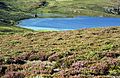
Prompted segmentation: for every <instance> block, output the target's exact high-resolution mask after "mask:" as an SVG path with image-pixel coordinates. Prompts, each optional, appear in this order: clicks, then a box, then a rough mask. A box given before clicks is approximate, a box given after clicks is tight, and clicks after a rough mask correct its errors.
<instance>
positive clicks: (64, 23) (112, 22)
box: [18, 16, 120, 31]
mask: <svg viewBox="0 0 120 78" xmlns="http://www.w3.org/2000/svg"><path fill="white" fill-rule="evenodd" d="M18 26H20V27H23V28H29V29H33V30H51V31H52V30H53V31H54V30H55V31H65V30H78V29H83V28H97V27H109V26H120V18H108V17H89V16H79V17H74V18H31V19H25V20H21V21H20V22H19V24H18Z"/></svg>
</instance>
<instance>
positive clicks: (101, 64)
mask: <svg viewBox="0 0 120 78" xmlns="http://www.w3.org/2000/svg"><path fill="white" fill-rule="evenodd" d="M3 28H4V27H3ZM1 32H2V31H1ZM5 33H6V32H5ZM0 59H1V60H0V64H1V68H3V67H7V69H6V71H5V72H6V74H5V73H4V74H5V77H6V75H7V76H12V75H13V74H14V75H15V76H18V75H19V74H21V75H22V76H23V75H24V76H26V78H29V77H30V76H31V77H35V76H36V77H37V76H39V77H40V76H47V77H48V78H53V77H54V78H73V77H75V78H78V77H80V78H93V77H96V78H99V77H98V76H101V77H103V78H112V76H119V75H120V27H108V28H92V29H81V30H74V31H63V32H57V31H53V32H24V33H17V34H7V35H6V34H3V35H0ZM1 73H2V72H1ZM4 74H2V75H1V76H3V75H4Z"/></svg>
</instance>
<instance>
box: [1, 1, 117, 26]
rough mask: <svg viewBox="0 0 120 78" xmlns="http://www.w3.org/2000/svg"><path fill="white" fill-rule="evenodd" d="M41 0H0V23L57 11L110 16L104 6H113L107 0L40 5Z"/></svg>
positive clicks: (77, 14)
mask: <svg viewBox="0 0 120 78" xmlns="http://www.w3.org/2000/svg"><path fill="white" fill-rule="evenodd" d="M41 1H42V0H0V6H1V8H0V24H4V23H5V24H11V25H13V24H16V22H17V21H19V20H22V19H26V18H32V17H33V15H34V14H41V13H57V14H65V15H66V16H80V15H87V16H111V17H119V16H118V15H113V14H108V13H105V11H104V7H108V6H114V2H111V1H109V0H84V1H83V0H62V1H61V0H47V2H48V5H46V6H40V4H41Z"/></svg>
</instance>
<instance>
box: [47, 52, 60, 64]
mask: <svg viewBox="0 0 120 78" xmlns="http://www.w3.org/2000/svg"><path fill="white" fill-rule="evenodd" d="M60 57H61V56H60V54H57V53H55V54H53V55H51V56H49V58H48V60H49V61H51V62H52V61H57V60H59V59H60Z"/></svg>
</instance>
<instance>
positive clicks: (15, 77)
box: [3, 72, 25, 78]
mask: <svg viewBox="0 0 120 78" xmlns="http://www.w3.org/2000/svg"><path fill="white" fill-rule="evenodd" d="M3 78H25V75H24V74H23V73H21V72H7V73H6V74H5V75H4V77H3Z"/></svg>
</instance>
